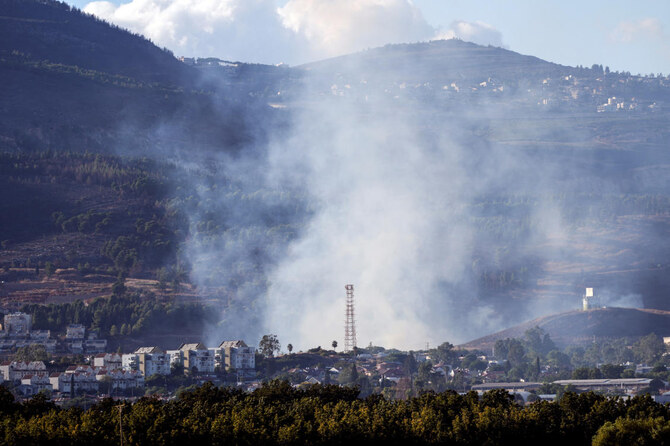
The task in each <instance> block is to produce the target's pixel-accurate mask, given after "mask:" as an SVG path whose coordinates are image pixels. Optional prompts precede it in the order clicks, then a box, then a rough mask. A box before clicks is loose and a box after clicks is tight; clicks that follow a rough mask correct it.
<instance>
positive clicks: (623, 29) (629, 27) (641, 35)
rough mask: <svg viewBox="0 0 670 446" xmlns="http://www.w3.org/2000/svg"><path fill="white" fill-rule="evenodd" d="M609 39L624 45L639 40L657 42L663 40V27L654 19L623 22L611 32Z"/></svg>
mask: <svg viewBox="0 0 670 446" xmlns="http://www.w3.org/2000/svg"><path fill="white" fill-rule="evenodd" d="M610 38H611V39H612V40H613V41H615V42H624V43H629V42H633V41H635V40H640V39H649V40H659V39H663V25H662V24H661V22H660V20H658V19H655V18H646V19H641V20H634V21H624V22H621V23H619V24H618V25H617V27H616V28H615V29H614V31H612V33H611V34H610Z"/></svg>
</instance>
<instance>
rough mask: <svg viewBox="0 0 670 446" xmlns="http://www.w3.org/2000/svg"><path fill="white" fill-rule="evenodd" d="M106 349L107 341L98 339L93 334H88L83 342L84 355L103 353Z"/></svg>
mask: <svg viewBox="0 0 670 446" xmlns="http://www.w3.org/2000/svg"><path fill="white" fill-rule="evenodd" d="M106 348H107V339H98V336H97V335H96V334H95V333H90V334H89V335H88V339H86V340H85V341H84V350H85V351H86V353H103V352H104V351H105V349H106Z"/></svg>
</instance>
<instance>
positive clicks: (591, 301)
mask: <svg viewBox="0 0 670 446" xmlns="http://www.w3.org/2000/svg"><path fill="white" fill-rule="evenodd" d="M595 300H596V296H595V293H594V292H593V288H587V289H586V292H585V293H584V296H583V297H582V310H584V311H588V310H590V309H592V308H595V306H596V305H595Z"/></svg>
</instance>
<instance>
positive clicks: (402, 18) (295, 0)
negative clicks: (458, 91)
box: [277, 0, 435, 56]
mask: <svg viewBox="0 0 670 446" xmlns="http://www.w3.org/2000/svg"><path fill="white" fill-rule="evenodd" d="M277 11H278V13H279V15H280V16H281V20H282V24H283V25H284V26H285V27H286V28H288V29H290V30H292V31H293V32H294V33H296V34H297V35H300V36H303V37H304V38H305V39H306V40H307V41H308V42H309V43H310V46H311V47H312V48H313V49H314V50H315V51H317V52H318V53H320V54H325V55H329V56H333V55H337V54H343V53H349V52H353V51H357V50H361V49H364V48H368V47H376V46H381V45H384V44H387V43H401V42H413V41H421V40H427V39H428V38H430V37H431V36H432V35H433V33H434V32H435V31H434V29H433V28H432V27H431V26H430V25H428V23H427V22H426V21H425V19H424V18H423V16H422V14H421V11H419V9H418V8H416V7H415V6H414V5H412V4H411V3H410V2H409V1H407V0H289V2H288V3H287V4H286V5H285V6H284V7H282V8H279V9H278V10H277Z"/></svg>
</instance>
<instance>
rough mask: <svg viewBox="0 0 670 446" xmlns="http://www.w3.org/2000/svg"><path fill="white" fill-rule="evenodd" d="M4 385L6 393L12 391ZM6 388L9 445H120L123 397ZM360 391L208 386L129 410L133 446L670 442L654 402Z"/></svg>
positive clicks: (664, 415) (667, 412) (2, 396)
mask: <svg viewBox="0 0 670 446" xmlns="http://www.w3.org/2000/svg"><path fill="white" fill-rule="evenodd" d="M3 389H4V388H3ZM3 389H0V411H1V412H2V421H1V423H0V430H1V432H0V439H2V443H3V444H47V443H48V444H69V445H70V444H97V445H107V444H109V445H115V444H119V443H120V440H121V439H120V438H119V437H120V429H119V409H118V403H117V402H115V401H113V400H110V399H108V400H104V401H102V402H101V403H99V404H97V405H95V406H93V407H91V408H90V409H88V410H86V411H83V410H81V409H79V408H71V409H67V410H65V409H59V408H57V407H55V406H54V405H53V404H52V403H49V402H47V401H46V400H45V399H44V398H43V397H41V396H38V397H36V398H35V399H33V400H31V401H28V402H26V403H23V404H17V403H15V402H13V400H12V397H11V394H9V392H8V391H6V390H3ZM357 396H358V390H357V389H355V388H346V387H344V388H343V387H337V386H320V385H317V386H312V387H307V388H305V389H295V388H293V387H291V386H290V385H289V384H288V383H286V382H280V381H274V382H271V383H268V384H266V385H264V386H263V387H261V388H260V389H258V390H256V391H255V392H253V393H250V394H249V393H244V392H242V391H239V390H236V389H232V388H217V387H214V386H213V385H211V384H205V385H203V386H202V387H200V388H197V389H195V390H194V391H191V392H182V393H181V394H180V396H179V397H178V398H177V399H175V400H172V401H169V402H162V401H160V400H158V399H154V398H143V399H140V400H139V401H137V402H136V403H134V404H130V403H125V404H123V405H122V426H123V442H124V444H131V445H132V444H152V445H169V444H187V443H189V442H191V443H192V444H227V445H251V444H270V445H272V444H344V443H351V442H353V441H365V442H367V444H380V445H381V444H383V445H393V444H402V445H405V444H455V445H487V444H488V445H502V444H519V445H521V444H571V445H575V446H576V445H590V444H594V445H614V444H636V445H647V444H667V442H668V441H670V408H668V406H663V405H661V404H657V403H655V402H654V401H653V400H652V399H651V398H650V397H649V396H644V397H634V398H631V399H630V400H623V399H619V398H608V397H605V396H602V395H597V394H594V393H585V394H581V395H577V394H574V393H566V394H565V395H564V396H563V397H562V398H561V399H560V401H559V402H556V403H550V402H542V401H541V402H536V403H533V404H531V405H528V406H526V407H522V406H519V405H518V404H516V403H515V401H514V399H513V397H511V396H510V395H509V394H508V393H507V392H505V391H491V392H488V393H486V394H484V395H483V397H481V398H480V397H479V396H478V395H477V394H476V393H475V392H470V393H468V394H465V395H459V394H457V393H456V392H453V391H447V392H443V393H425V394H423V395H421V396H419V397H416V398H411V399H408V400H399V401H391V400H386V399H385V398H383V397H382V396H380V395H372V396H369V397H368V398H366V399H358V398H357Z"/></svg>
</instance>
